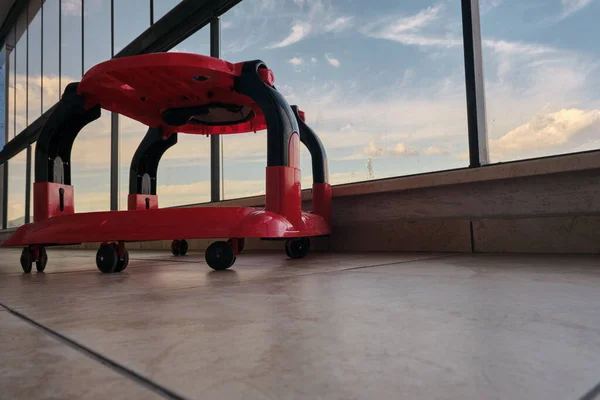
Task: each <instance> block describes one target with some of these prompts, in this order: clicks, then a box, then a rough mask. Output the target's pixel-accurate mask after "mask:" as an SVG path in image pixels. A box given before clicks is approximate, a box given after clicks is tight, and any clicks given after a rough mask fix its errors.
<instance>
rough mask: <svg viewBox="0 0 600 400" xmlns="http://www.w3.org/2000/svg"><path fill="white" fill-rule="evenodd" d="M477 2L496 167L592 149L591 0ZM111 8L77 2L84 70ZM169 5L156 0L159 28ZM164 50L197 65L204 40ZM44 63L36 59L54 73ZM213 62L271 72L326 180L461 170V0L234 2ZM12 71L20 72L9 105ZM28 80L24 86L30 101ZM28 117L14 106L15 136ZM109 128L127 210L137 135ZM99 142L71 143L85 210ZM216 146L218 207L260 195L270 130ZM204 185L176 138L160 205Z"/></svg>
mask: <svg viewBox="0 0 600 400" xmlns="http://www.w3.org/2000/svg"><path fill="white" fill-rule="evenodd" d="M50 1H54V2H55V1H56V0H48V2H50ZM63 1H65V2H66V4H69V5H70V6H68V7H65V5H63V13H64V14H65V15H64V16H63V26H70V27H71V29H73V30H76V29H80V28H78V27H79V26H80V24H78V21H79V20H78V18H79V17H80V15H81V13H80V7H79V5H78V3H77V1H78V0H63ZM480 1H481V28H482V36H483V57H484V78H485V87H486V110H487V127H488V137H489V148H490V158H491V162H493V163H497V162H505V161H512V160H519V159H526V158H533V157H542V156H548V155H554V154H561V153H569V152H575V151H584V150H591V149H597V148H598V147H600V137H599V135H598V132H599V128H600V102H599V99H598V95H597V93H599V92H600V91H599V90H598V89H600V73H599V70H598V68H599V62H600V49H599V48H598V46H597V43H595V41H594V38H595V37H597V34H598V30H599V29H600V28H599V25H598V24H597V21H596V17H595V16H597V15H600V0H530V1H527V2H521V1H517V0H480ZM48 2H47V3H46V4H48ZM109 3H110V2H109V1H107V0H87V1H86V13H85V18H86V25H85V26H86V35H85V38H86V39H85V49H86V50H85V55H84V61H85V63H84V64H85V68H86V69H87V68H89V67H90V66H92V65H93V64H94V63H96V62H100V61H102V60H103V59H105V58H107V57H108V56H109V55H110V54H109V53H110V47H109V46H108V42H107V40H108V39H107V34H106V30H105V29H104V26H106V24H107V22H108V21H109V18H110V12H109V11H110V9H109V8H108V5H109ZM147 3H148V2H147V1H146V0H118V1H116V2H115V4H116V6H115V7H116V9H115V17H116V20H115V23H116V28H115V32H116V34H117V37H118V39H117V43H116V47H117V49H116V50H117V51H118V50H119V49H120V48H122V47H123V46H125V45H126V44H127V43H128V42H129V41H130V40H132V39H134V38H135V37H136V36H137V35H138V34H139V33H140V32H141V31H142V30H144V29H145V28H146V27H147V26H148V25H149V7H148V5H147ZM175 3H176V1H174V0H169V1H166V0H165V1H163V0H156V5H155V10H156V12H157V14H158V15H157V17H159V16H160V14H162V13H164V12H166V11H167V10H168V9H169V8H170V7H172V6H173V5H174V4H175ZM63 4H65V3H63ZM45 7H46V6H45ZM46 8H47V9H48V10H50V11H51V10H52V8H51V7H46ZM50 11H49V12H50ZM47 20H49V18H45V21H47ZM45 24H46V22H45ZM64 37H65V35H63V38H64ZM77 38H78V35H67V37H66V39H63V43H62V48H63V57H66V59H65V60H66V61H65V60H63V65H67V67H63V74H64V75H70V76H65V77H63V79H62V85H61V86H64V84H65V82H68V81H71V80H77V79H79V76H80V75H81V67H80V64H81V62H80V61H78V60H80V59H81V54H80V53H81V50H80V48H81V43H80V39H77ZM48 42H49V41H48V40H46V41H45V43H48ZM34 45H35V44H34ZM30 46H31V41H30ZM49 46H52V44H50V45H49ZM173 51H181V52H192V53H199V54H208V52H209V35H208V29H203V30H202V31H200V32H197V33H196V34H194V35H193V36H192V37H190V38H189V39H187V40H186V41H184V42H183V43H180V44H179V45H178V46H176V48H175V49H173ZM22 53H23V52H21V54H22ZM46 53H48V54H46ZM52 53H54V54H56V53H57V51H54V50H53V49H52V48H49V49H48V50H46V49H44V60H45V61H44V62H45V64H48V65H50V69H52V65H55V64H56V60H54V59H53V56H52ZM18 55H19V53H18V52H17V56H18ZM54 58H56V56H54ZM222 58H224V59H226V60H228V61H231V62H241V61H246V60H253V59H261V60H263V61H264V62H265V63H266V64H267V65H268V66H269V67H270V68H271V69H272V70H273V71H274V73H275V79H276V86H277V88H278V90H280V91H281V92H282V93H283V94H284V95H285V96H286V98H287V100H288V101H289V102H290V103H291V104H297V105H299V106H300V108H301V109H303V110H304V111H305V112H306V114H307V122H308V124H309V125H310V126H311V127H312V128H313V129H314V130H315V131H316V132H317V134H319V136H320V137H321V138H322V140H323V142H324V143H325V147H326V149H327V152H328V157H329V170H330V178H331V182H332V183H333V184H344V183H350V182H358V181H364V180H367V179H381V178H387V177H393V176H401V175H409V174H416V173H424V172H431V171H439V170H447V169H453V168H463V167H467V166H468V152H467V150H468V144H467V119H466V99H465V84H464V59H463V49H462V33H461V16H460V1H459V0H452V1H450V0H439V1H427V0H406V1H402V2H398V1H395V0H378V1H376V2H364V1H358V0H336V1H334V0H244V1H243V2H242V3H241V4H240V5H238V6H236V7H235V8H233V9H232V10H230V11H228V12H227V13H226V14H225V15H224V16H223V17H222ZM18 64H19V63H18V62H17V65H18ZM65 68H66V71H65ZM22 72H23V71H22V70H20V69H19V67H17V82H16V83H17V92H18V93H20V91H23V90H24V89H23V87H24V84H23V82H24V76H22V75H23V74H22ZM34 72H36V71H34ZM46 72H48V73H46ZM53 72H55V71H44V73H43V75H44V98H57V96H58V93H59V92H60V90H59V89H58V83H57V79H56V78H55V79H54V80H53V77H52V73H53ZM37 73H38V74H41V73H40V72H37ZM30 75H31V72H30ZM38 81H39V79H38V80H36V79H34V78H32V77H31V76H30V79H29V87H30V93H31V90H32V87H33V89H34V91H35V90H36V89H35V85H36V82H38ZM46 86H48V87H46ZM37 90H38V91H39V88H38V89H37ZM48 91H50V93H47V92H48ZM36 93H37V92H36ZM20 97H22V96H20ZM20 97H19V98H20ZM32 101H33V104H34V108H37V107H39V105H38V103H35V96H32V95H30V96H29V104H30V108H31V104H32ZM44 107H45V106H44ZM23 108H24V102H23V101H20V100H18V101H17V113H18V115H19V116H20V118H18V119H17V121H18V122H19V121H20V124H21V125H23V124H25V122H24V118H22V109H23ZM30 120H31V115H30ZM120 129H121V185H120V187H121V206H122V207H125V206H126V200H125V199H126V195H127V174H128V166H129V162H130V161H131V156H132V155H133V152H134V151H135V148H136V147H137V145H138V144H139V142H140V140H141V139H142V137H143V135H144V133H145V127H143V126H141V125H140V124H138V123H136V122H135V121H130V120H127V119H126V118H122V119H121V127H120ZM18 130H19V129H17V131H18ZM108 132H109V119H108V116H104V117H103V118H102V119H101V120H100V121H97V122H96V123H94V126H89V127H87V128H86V129H85V130H84V132H82V134H80V137H79V138H78V140H77V141H76V143H75V149H74V159H73V164H74V168H75V169H76V175H74V180H75V187H76V189H75V190H76V199H77V200H76V208H77V209H78V210H80V211H87V210H95V209H108V201H109V197H108V192H107V190H108V187H109V186H108V184H109V180H108V179H109V170H108V165H109V156H108V153H107V151H108V148H109V142H108ZM223 149H224V187H225V196H226V198H235V197H243V196H250V195H255V194H260V193H264V172H265V171H264V167H265V159H266V135H265V133H264V132H259V133H256V134H247V135H236V136H227V137H225V138H224V139H223ZM16 163H17V162H15V164H16ZM368 164H370V166H371V170H370V169H369V168H368V167H367V165H368ZM11 171H12V172H11V177H14V179H15V180H18V179H20V176H21V175H20V172H19V171H18V170H16V169H13V168H11ZM310 175H311V171H310V160H309V157H308V154H307V152H306V151H303V155H302V176H303V187H306V188H308V187H310V182H311V178H310ZM209 177H210V171H209V140H208V139H207V138H205V137H194V136H191V135H180V136H179V144H178V145H177V146H175V147H174V148H172V149H171V150H169V151H168V153H167V154H166V155H165V157H164V159H163V162H162V163H161V167H160V169H159V177H158V179H159V197H160V202H161V205H162V206H169V205H180V204H190V203H197V202H203V201H208V199H209V194H210V189H209V188H210V183H209ZM15 185H18V184H17V183H15V184H14V185H13V186H12V187H15ZM12 193H13V190H10V191H9V197H11V199H13V200H12V201H11V204H12V210H13V211H12V212H11V213H9V214H12V215H18V214H19V213H20V212H22V202H20V201H19V200H20V198H22V196H20V195H19V193H16V194H15V196H14V197H12ZM19 207H20V208H19ZM9 219H10V217H9Z"/></svg>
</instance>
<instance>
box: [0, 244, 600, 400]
mask: <svg viewBox="0 0 600 400" xmlns="http://www.w3.org/2000/svg"><path fill="white" fill-rule="evenodd" d="M420 257H421V258H427V257H428V258H430V259H422V260H414V261H412V262H411V261H410V257H409V258H406V259H404V260H402V258H401V256H399V255H379V254H371V255H335V254H329V255H326V257H319V258H317V257H315V258H314V259H311V258H307V259H306V260H302V261H301V262H302V263H304V264H300V263H298V264H297V265H294V267H288V266H287V265H286V261H285V260H281V257H280V255H278V254H274V255H272V254H268V255H260V254H258V255H250V254H249V255H248V257H247V258H246V259H245V263H244V264H242V263H240V265H239V268H237V269H236V270H234V271H227V272H225V273H219V272H210V271H207V270H206V268H207V267H206V266H205V265H200V269H197V267H198V266H197V265H194V263H189V260H194V258H193V257H192V258H190V259H189V260H187V261H185V262H178V263H174V264H173V265H168V266H158V265H157V266H148V267H142V266H138V267H134V268H133V269H132V270H131V271H129V270H128V271H129V273H128V274H124V275H123V276H125V275H127V278H123V276H121V277H118V276H116V275H115V276H110V277H108V279H106V278H107V277H106V276H103V275H100V274H94V273H93V272H85V273H74V274H47V276H48V277H51V278H52V284H47V283H45V282H41V283H40V284H39V285H35V284H33V283H31V282H28V281H27V280H15V281H14V282H15V283H13V285H20V286H21V287H22V289H21V290H22V291H23V292H24V293H25V292H26V293H28V295H30V296H32V298H37V297H39V296H45V297H44V300H43V301H41V302H39V303H37V304H34V302H33V301H31V300H27V302H28V306H27V307H25V308H23V313H25V314H26V315H28V316H29V317H31V318H34V319H35V320H38V321H41V322H43V323H44V324H46V325H48V326H50V327H52V328H53V329H56V330H58V331H59V332H61V333H63V334H65V335H67V336H68V337H70V338H73V339H75V340H77V341H80V342H82V343H84V344H86V345H88V346H90V347H91V348H93V349H94V350H96V351H98V352H101V353H102V354H105V355H106V356H108V357H109V358H111V359H114V360H116V361H118V362H120V363H122V364H124V365H126V366H127V367H129V368H132V369H133V370H135V371H137V372H139V373H141V374H143V375H144V376H147V377H149V378H151V379H153V380H155V381H156V382H158V383H159V384H161V385H164V386H166V387H169V388H176V390H178V391H179V392H181V393H183V394H184V395H186V396H188V397H190V398H198V399H210V398H215V399H282V398H285V399H365V398H374V399H398V398H411V399H412V398H428V399H465V398H469V399H471V398H472V399H561V400H562V399H577V398H579V397H580V396H581V395H583V394H584V393H585V392H586V391H587V390H589V389H590V388H592V387H593V386H594V385H596V384H597V382H598V381H599V380H600V376H599V375H598V361H597V360H598V358H599V356H600V334H599V333H600V305H599V304H600V292H598V287H599V286H600V273H598V270H597V263H598V258H597V257H572V256H564V257H554V256H553V257H539V256H508V257H507V256H481V255H477V256H450V257H445V258H439V255H425V254H422V255H420ZM432 257H438V258H434V259H431V258H432ZM140 258H142V257H140ZM317 260H319V261H317ZM394 260H396V262H399V263H398V264H395V265H390V262H394ZM154 261H156V260H154ZM402 261H404V262H402ZM245 264H246V265H245ZM382 264H383V265H382ZM300 265H303V268H305V269H312V270H311V271H310V272H308V273H306V271H302V273H301V274H294V273H292V272H289V273H288V272H287V270H288V269H290V270H296V269H301V268H300V267H299V266H300ZM365 265H381V266H374V267H371V268H360V267H361V266H365ZM236 266H237V264H236ZM348 268H358V269H350V270H348ZM282 270H283V271H284V272H285V274H282ZM71 277H73V279H75V280H74V281H71V282H69V284H70V285H71V290H72V291H73V293H74V294H73V295H70V294H67V293H65V291H66V287H67V286H61V284H60V283H59V282H60V280H62V279H70V278H71ZM10 278H11V279H12V278H13V277H12V276H11V277H10ZM4 279H6V277H5V278H3V280H4ZM186 280H189V281H191V283H189V285H191V286H188V287H187V288H186V286H185V285H184V282H185V281H186ZM54 281H56V282H54ZM80 281H85V282H86V283H85V285H83V284H82V285H83V286H81V287H80V286H79V285H80ZM55 285H58V286H55ZM30 286H31V287H34V286H35V287H36V290H35V291H30V289H29V287H30ZM94 287H96V288H101V290H100V292H97V294H99V295H101V296H100V297H97V298H96V297H94V295H93V294H94V290H96V289H94ZM57 288H59V289H60V290H58V289H57ZM84 292H91V293H92V294H89V293H84ZM4 293H5V289H4V288H3V289H2V291H0V299H1V298H4V297H3V296H4ZM111 293H112V294H111ZM75 294H78V295H79V299H78V300H75V297H74V296H75ZM13 295H14V293H13ZM9 300H10V301H14V300H15V298H11V299H9ZM17 300H18V299H17ZM20 301H23V300H20Z"/></svg>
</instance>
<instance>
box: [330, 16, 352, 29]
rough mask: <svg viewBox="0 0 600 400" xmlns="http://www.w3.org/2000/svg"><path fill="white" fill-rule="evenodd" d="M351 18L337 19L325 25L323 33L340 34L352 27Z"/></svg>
mask: <svg viewBox="0 0 600 400" xmlns="http://www.w3.org/2000/svg"><path fill="white" fill-rule="evenodd" d="M353 19H354V18H353V17H349V16H345V17H338V18H336V19H334V20H333V21H331V22H329V23H327V24H326V25H325V28H324V30H325V32H342V31H343V30H345V29H348V28H350V27H351V26H352V21H353Z"/></svg>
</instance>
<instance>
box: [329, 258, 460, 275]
mask: <svg viewBox="0 0 600 400" xmlns="http://www.w3.org/2000/svg"><path fill="white" fill-rule="evenodd" d="M460 255H461V254H445V255H441V256H435V257H428V258H419V259H417V260H404V261H394V262H389V263H383V264H375V265H365V266H363V267H352V268H345V269H340V270H337V271H336V272H346V271H354V270H358V269H366V268H376V267H388V266H392V265H399V264H408V263H412V262H419V261H431V260H443V259H446V258H452V257H458V256H460Z"/></svg>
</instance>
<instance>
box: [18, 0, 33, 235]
mask: <svg viewBox="0 0 600 400" xmlns="http://www.w3.org/2000/svg"><path fill="white" fill-rule="evenodd" d="M29 3H30V2H29V1H28V2H27V7H26V8H25V10H26V11H25V12H26V13H27V15H26V18H25V23H26V24H27V27H26V28H25V127H28V126H29V25H30V24H31V20H30V17H31V15H30V12H29ZM15 134H16V132H15ZM30 187H31V145H29V146H27V152H26V157H25V223H26V224H28V223H29V222H30V208H31V190H29V189H30Z"/></svg>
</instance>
